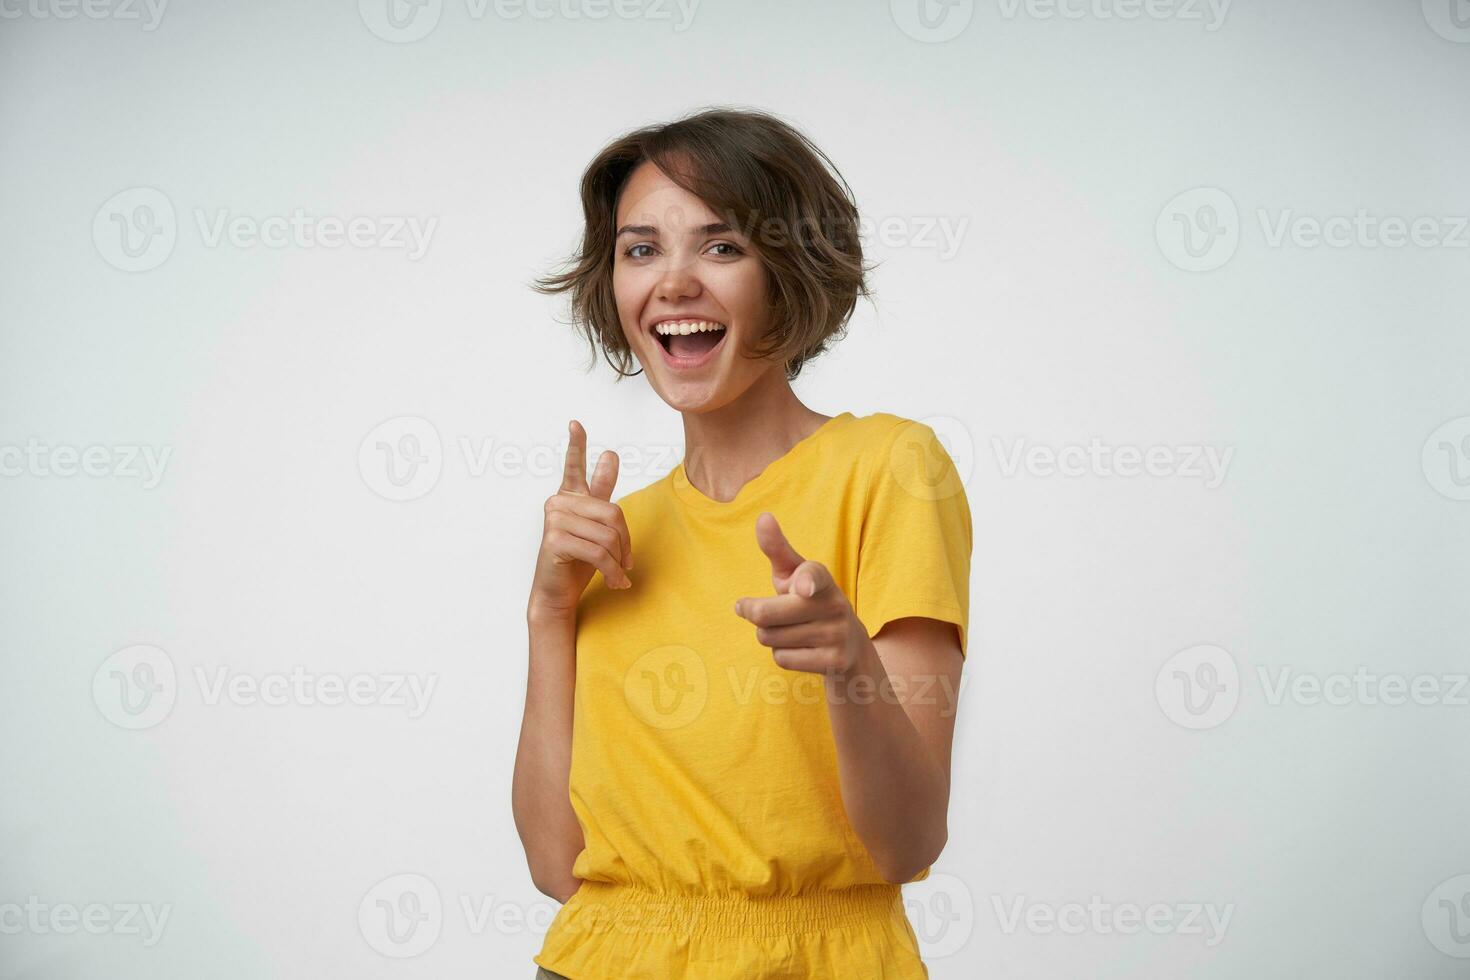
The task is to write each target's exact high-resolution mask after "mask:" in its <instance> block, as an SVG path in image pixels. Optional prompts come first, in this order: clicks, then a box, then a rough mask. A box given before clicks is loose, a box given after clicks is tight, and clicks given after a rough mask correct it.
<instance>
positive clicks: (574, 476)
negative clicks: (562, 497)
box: [561, 419, 587, 493]
mask: <svg viewBox="0 0 1470 980" xmlns="http://www.w3.org/2000/svg"><path fill="white" fill-rule="evenodd" d="M567 430H568V432H569V433H570V434H569V435H568V436H567V456H566V462H565V464H564V465H563V467H562V473H561V488H562V489H563V490H566V491H569V492H572V493H586V492H587V430H586V429H584V428H582V423H581V422H578V421H577V420H576V419H572V420H571V421H570V422H568V423H567Z"/></svg>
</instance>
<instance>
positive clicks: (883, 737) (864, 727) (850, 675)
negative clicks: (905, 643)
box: [825, 640, 949, 884]
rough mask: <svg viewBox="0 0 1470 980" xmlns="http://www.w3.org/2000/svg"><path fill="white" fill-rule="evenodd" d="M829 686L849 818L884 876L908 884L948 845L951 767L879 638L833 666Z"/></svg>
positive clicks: (840, 774)
mask: <svg viewBox="0 0 1470 980" xmlns="http://www.w3.org/2000/svg"><path fill="white" fill-rule="evenodd" d="M825 686H826V689H827V704H828V709H827V710H828V714H829V716H830V717H831V721H832V735H833V738H834V739H835V740H836V743H837V761H838V773H839V776H840V779H841V784H842V802H843V806H844V808H845V809H846V811H847V819H848V822H849V823H851V824H852V827H853V830H855V831H856V832H857V835H858V836H859V837H860V838H861V839H862V841H863V843H864V844H865V845H866V846H867V848H868V853H869V854H870V855H871V856H872V858H873V861H874V863H875V864H877V866H878V870H879V871H880V872H881V873H882V874H883V877H884V878H885V879H887V880H888V881H891V882H894V883H895V884H902V883H903V882H906V881H908V880H910V879H911V878H913V876H914V875H916V874H918V873H919V872H920V871H922V870H923V869H924V868H926V867H928V866H929V865H930V864H932V863H933V862H934V860H935V859H936V858H938V856H939V853H940V852H941V851H942V850H943V849H944V845H945V842H946V840H947V838H948V829H947V828H948V822H947V812H948V809H949V786H948V780H947V778H946V775H945V772H944V769H943V768H942V767H941V766H940V764H939V760H937V759H935V758H934V756H933V754H932V753H931V752H930V750H929V748H928V746H927V745H926V744H925V742H924V740H923V739H922V738H921V737H920V735H919V731H918V729H916V728H915V727H914V724H913V722H912V721H911V720H910V719H909V716H908V712H907V711H906V710H905V709H904V706H903V705H902V704H901V703H899V701H900V699H899V698H898V697H896V696H895V689H894V687H893V685H892V684H891V683H889V682H888V674H887V672H886V671H885V670H884V668H883V662H882V660H881V659H880V658H879V657H878V651H877V649H876V648H875V647H874V646H873V643H872V641H871V640H868V641H867V643H866V644H864V645H863V649H862V651H861V652H860V654H859V656H858V661H857V665H856V666H855V667H854V668H853V669H852V670H851V671H848V672H847V673H846V674H836V673H833V674H827V675H826V680H825Z"/></svg>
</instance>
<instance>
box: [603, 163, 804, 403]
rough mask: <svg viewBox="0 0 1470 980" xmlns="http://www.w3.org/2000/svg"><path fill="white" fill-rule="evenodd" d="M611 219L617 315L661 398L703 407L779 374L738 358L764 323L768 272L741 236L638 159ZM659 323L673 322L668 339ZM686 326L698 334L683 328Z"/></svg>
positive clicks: (769, 364) (770, 365)
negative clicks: (694, 326) (614, 236)
mask: <svg viewBox="0 0 1470 980" xmlns="http://www.w3.org/2000/svg"><path fill="white" fill-rule="evenodd" d="M616 217H617V225H616V229H617V232H618V234H617V240H616V243H615V245H614V259H613V292H614V294H615V295H616V297H617V304H618V318H619V320H620V321H621V322H622V327H623V334H624V336H625V337H627V340H628V345H629V346H630V347H631V348H632V350H633V354H634V356H635V357H637V358H638V361H639V363H640V364H642V365H643V372H644V374H645V375H646V376H647V378H648V381H649V383H650V384H652V385H653V389H654V391H656V392H658V395H659V397H660V398H662V399H663V400H664V401H665V402H667V403H668V404H669V405H670V406H671V407H673V408H675V409H677V410H679V411H681V412H703V411H709V410H712V409H717V408H720V407H722V406H724V405H727V404H729V403H730V402H732V401H734V400H735V399H736V398H737V397H739V395H741V394H742V393H743V392H744V391H745V390H746V389H748V388H749V387H750V386H751V384H753V383H754V382H755V381H756V379H757V378H759V377H761V376H762V375H763V374H765V373H766V372H767V371H770V370H773V369H779V368H780V365H778V364H776V363H775V362H774V361H772V360H769V359H767V360H755V359H752V358H750V357H740V356H737V353H738V352H739V351H742V350H746V351H748V350H749V349H750V347H751V345H752V344H753V342H755V341H756V340H759V339H760V338H761V337H763V336H764V335H765V332H766V330H767V329H768V327H769V323H770V310H769V307H768V304H767V301H766V288H767V287H766V270H765V267H764V265H762V263H761V261H760V258H759V257H758V256H757V255H756V254H755V252H754V251H753V250H752V248H751V247H750V243H749V241H748V240H747V239H746V238H745V236H744V235H742V234H741V233H740V232H739V231H738V230H737V229H734V228H730V227H728V226H726V225H724V224H723V223H721V221H720V218H719V216H717V215H716V214H715V213H714V212H712V211H711V210H710V209H709V208H708V206H706V205H705V203H704V202H703V201H702V200H700V199H699V198H698V197H696V196H695V195H694V194H691V193H690V192H689V191H687V190H685V189H684V188H682V187H680V186H679V185H678V184H676V183H674V182H673V181H672V180H670V179H669V178H668V177H667V176H666V175H665V174H664V172H663V171H662V170H659V169H658V168H657V167H656V166H654V165H653V164H652V163H649V162H646V161H645V162H644V163H642V164H640V165H639V166H638V167H637V168H636V169H635V170H634V171H633V173H632V175H631V176H629V178H628V182H627V184H626V185H625V186H624V188H623V193H622V197H621V198H620V199H619V201H618V209H617V216H616ZM661 322H663V323H667V324H670V325H677V327H676V328H675V329H674V330H673V335H669V334H668V333H666V332H660V331H659V330H658V329H656V327H657V325H658V324H659V323H661ZM692 323H702V324H704V325H705V329H703V330H700V331H694V330H689V332H688V333H687V334H686V333H682V332H681V331H682V330H683V329H687V328H686V327H685V325H687V324H692ZM720 328H723V329H720Z"/></svg>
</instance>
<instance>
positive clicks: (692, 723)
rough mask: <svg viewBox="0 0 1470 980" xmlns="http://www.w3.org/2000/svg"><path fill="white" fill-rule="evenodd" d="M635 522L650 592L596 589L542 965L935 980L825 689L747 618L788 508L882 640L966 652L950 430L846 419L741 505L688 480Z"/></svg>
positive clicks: (806, 550) (578, 973)
mask: <svg viewBox="0 0 1470 980" xmlns="http://www.w3.org/2000/svg"><path fill="white" fill-rule="evenodd" d="M618 503H619V504H620V505H621V506H622V508H623V512H624V515H625V517H626V519H627V522H628V530H629V533H630V536H631V538H632V542H633V554H634V555H635V556H636V558H637V564H636V566H635V567H634V569H633V570H632V572H631V573H630V576H629V577H630V578H632V580H633V587H632V588H631V589H623V590H611V589H608V588H607V587H606V585H605V583H604V581H603V579H602V576H601V574H600V573H599V574H598V575H595V576H594V577H593V580H592V581H591V582H590V583H588V587H587V589H586V591H585V592H584V593H583V595H582V597H581V600H580V603H579V606H578V617H577V676H576V689H575V702H574V703H575V709H574V710H575V715H574V719H573V734H572V762H571V781H570V787H569V789H570V792H571V802H572V807H573V809H574V810H575V812H576V815H577V819H578V822H579V823H580V824H581V827H582V833H583V837H584V840H585V844H586V847H585V848H584V849H583V850H582V851H581V852H580V853H578V855H577V858H576V861H575V863H574V865H573V867H572V873H573V874H574V875H575V876H576V877H578V878H580V879H582V884H581V886H580V887H579V889H578V891H577V892H576V894H574V895H573V896H572V897H571V898H570V899H568V901H567V903H566V904H565V905H563V906H562V908H561V909H560V911H559V912H558V913H557V916H556V918H555V919H554V920H553V922H552V924H551V927H550V928H549V930H548V931H547V934H546V937H545V941H544V944H543V946H542V949H541V951H540V953H538V954H537V955H536V956H535V957H534V958H533V959H534V962H536V963H537V964H538V965H540V966H543V967H545V968H546V969H548V970H552V971H555V972H557V973H561V974H564V975H565V976H567V977H569V978H571V980H643V978H647V980H680V978H683V980H737V978H738V980H750V978H756V977H759V978H763V980H775V978H793V980H794V978H802V980H811V978H831V980H858V978H863V980H876V978H887V980H909V978H921V977H927V976H928V970H927V968H926V967H925V966H924V965H923V962H922V961H921V960H920V957H919V949H918V941H917V937H916V936H915V934H914V931H913V929H912V927H911V926H910V924H909V921H908V918H907V916H906V915H905V913H904V909H903V904H902V900H901V892H900V888H899V886H898V885H896V884H892V883H889V882H886V881H884V880H883V876H882V875H881V874H879V873H878V870H877V868H876V867H875V866H874V864H873V861H872V859H871V857H870V856H869V855H868V853H867V850H866V848H865V847H864V845H863V843H862V840H861V839H860V838H859V837H858V836H857V834H856V832H855V831H854V830H853V829H852V827H851V825H850V824H849V823H848V820H847V816H846V813H845V812H844V809H843V804H842V795H841V786H840V783H839V778H838V768H837V748H836V744H835V742H834V740H833V736H832V728H831V722H830V720H829V716H828V713H827V712H828V706H827V703H826V696H825V686H824V683H823V678H822V676H821V675H820V674H815V673H810V672H805V671H794V670H787V669H785V668H782V667H780V666H778V665H777V664H776V663H775V661H774V660H773V659H772V656H771V650H770V648H769V647H766V646H762V645H761V644H760V643H759V642H757V640H756V635H755V626H754V625H752V624H751V623H750V622H749V621H748V620H745V619H742V618H740V617H739V616H737V615H736V614H735V611H734V608H733V607H734V603H735V600H736V599H738V598H740V597H741V596H767V595H771V594H772V587H771V566H770V560H769V559H768V558H767V557H766V556H765V554H764V553H763V552H762V551H761V549H760V546H759V545H758V544H757V543H756V539H755V519H756V516H757V515H758V514H760V513H761V511H770V512H771V513H772V514H773V515H774V516H775V517H776V520H777V521H778V522H779V523H780V525H781V530H782V531H783V532H784V533H785V535H786V538H787V540H788V541H790V542H791V545H792V547H793V548H795V549H796V551H797V552H798V553H799V554H800V555H801V556H802V557H803V558H806V559H812V560H815V561H820V562H822V563H823V564H824V565H826V566H827V567H828V569H830V570H831V572H832V574H833V577H834V578H835V579H836V581H837V584H838V585H839V586H840V587H841V589H842V590H843V594H844V595H846V596H847V598H848V600H849V601H850V602H851V603H852V605H853V608H854V610H855V611H856V613H857V616H858V618H859V619H860V620H861V621H862V623H863V625H864V626H865V628H866V629H867V630H868V634H869V635H870V636H871V635H874V634H876V633H877V632H878V631H879V629H881V628H882V626H883V624H884V623H886V622H888V621H890V620H893V619H898V618H900V617H904V616H928V617H932V618H934V619H939V620H944V621H946V622H950V623H954V624H956V625H957V626H958V627H959V639H960V646H961V651H962V652H964V651H965V647H966V636H965V634H966V632H967V630H968V616H969V575H970V552H971V546H972V534H971V524H970V509H969V502H968V500H967V499H966V497H965V492H964V486H963V483H962V481H961V480H960V477H959V475H958V473H957V472H956V471H955V467H954V464H953V461H952V460H951V458H950V456H949V454H948V453H947V452H946V451H945V449H944V447H943V446H942V445H941V444H940V442H939V440H938V438H937V437H936V435H935V433H934V431H933V429H931V428H930V427H929V426H928V425H925V424H923V423H920V422H914V421H911V420H908V419H904V418H901V417H899V416H896V415H891V414H888V413H885V412H879V413H875V414H872V415H868V416H864V417H862V418H858V417H856V416H854V415H853V414H852V413H851V412H843V413H842V414H840V415H837V416H834V417H832V418H830V419H828V420H827V421H825V422H823V423H822V425H821V427H820V428H818V429H817V430H816V431H815V432H813V433H811V434H810V435H808V436H807V437H806V438H804V439H802V440H801V441H800V442H798V443H797V444H796V445H795V446H794V447H792V449H791V450H790V451H788V452H787V453H786V455H784V456H782V457H780V458H779V459H777V460H775V461H774V462H772V463H771V464H770V465H769V466H767V467H766V468H765V469H764V470H763V471H762V472H761V473H760V474H759V475H757V476H756V477H755V478H754V479H752V480H751V481H749V482H748V483H746V484H745V486H743V487H741V489H740V492H739V493H738V494H737V495H736V497H735V499H734V500H731V501H728V502H720V501H716V500H714V499H712V498H710V497H707V496H705V495H704V494H703V493H702V492H701V491H699V490H697V489H695V488H694V486H693V485H691V484H690V483H689V481H688V478H687V476H686V475H685V472H684V464H683V463H680V464H679V465H678V466H677V467H676V468H675V469H674V470H673V471H672V472H670V473H669V474H668V475H667V476H665V477H663V478H662V479H660V480H658V481H656V482H655V483H653V484H651V485H649V486H647V487H644V488H642V489H640V490H637V491H634V492H633V493H630V494H628V495H626V496H624V497H623V498H621V499H620V500H619V501H618ZM861 693H862V692H857V694H859V695H860V694H861ZM867 693H868V694H869V695H870V696H871V693H872V689H871V687H869V688H868V689H867ZM928 875H929V869H928V868H926V869H924V870H923V871H921V872H920V873H919V874H917V875H916V876H915V877H914V878H913V879H912V880H914V881H921V880H923V879H924V878H927V877H928Z"/></svg>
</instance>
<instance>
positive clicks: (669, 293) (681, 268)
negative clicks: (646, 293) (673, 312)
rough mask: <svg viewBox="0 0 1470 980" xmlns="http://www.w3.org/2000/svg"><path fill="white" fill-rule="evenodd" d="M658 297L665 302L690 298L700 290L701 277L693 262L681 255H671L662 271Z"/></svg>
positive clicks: (659, 279)
mask: <svg viewBox="0 0 1470 980" xmlns="http://www.w3.org/2000/svg"><path fill="white" fill-rule="evenodd" d="M657 292H658V298H659V299H660V300H663V301H664V302H673V301H675V300H680V299H690V298H692V297H695V296H698V295H699V292H700V284H699V277H698V276H697V275H696V274H695V270H694V265H693V263H692V262H691V261H690V260H689V259H687V258H683V257H681V256H670V257H669V259H668V261H667V262H666V263H665V264H664V267H663V269H662V270H661V272H660V275H659V278H658V286H657Z"/></svg>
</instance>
